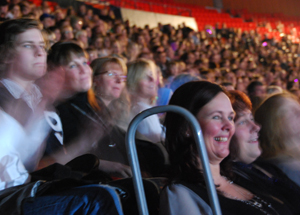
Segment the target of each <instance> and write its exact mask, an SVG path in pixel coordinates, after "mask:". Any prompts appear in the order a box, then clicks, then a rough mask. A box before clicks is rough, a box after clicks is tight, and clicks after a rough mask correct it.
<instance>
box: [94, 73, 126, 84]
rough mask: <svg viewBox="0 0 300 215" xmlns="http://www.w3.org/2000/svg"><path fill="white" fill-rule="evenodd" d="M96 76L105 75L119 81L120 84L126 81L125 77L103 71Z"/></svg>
mask: <svg viewBox="0 0 300 215" xmlns="http://www.w3.org/2000/svg"><path fill="white" fill-rule="evenodd" d="M98 75H106V76H107V77H109V78H111V79H117V78H118V79H119V80H120V81H121V82H125V81H126V79H127V76H126V75H119V74H118V73H116V72H114V71H105V72H103V73H100V74H98Z"/></svg>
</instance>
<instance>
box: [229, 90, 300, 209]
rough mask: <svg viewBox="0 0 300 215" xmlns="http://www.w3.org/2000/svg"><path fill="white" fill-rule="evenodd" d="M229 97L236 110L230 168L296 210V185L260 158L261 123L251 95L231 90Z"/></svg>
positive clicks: (299, 196) (299, 195)
mask: <svg viewBox="0 0 300 215" xmlns="http://www.w3.org/2000/svg"><path fill="white" fill-rule="evenodd" d="M230 99H231V102H232V106H233V109H234V111H235V112H236V117H235V119H234V122H235V134H234V135H233V137H232V140H231V142H230V156H229V157H227V159H231V160H233V161H234V162H233V171H234V172H235V173H236V174H239V175H240V176H241V177H244V178H245V179H246V180H250V181H251V182H252V183H255V185H256V186H257V187H260V189H261V190H265V191H266V192H268V193H270V194H272V195H273V196H275V197H276V198H279V199H281V200H283V201H284V202H285V203H287V204H289V205H290V208H291V209H292V210H293V213H294V214H297V213H299V211H300V207H299V203H298V199H299V198H300V194H299V191H300V189H299V187H298V186H297V185H296V184H295V183H293V182H292V181H291V180H290V179H288V178H287V176H286V175H285V174H284V173H282V172H281V171H280V170H279V169H278V168H276V166H273V165H272V164H268V163H265V162H262V161H261V159H259V160H258V161H255V160H256V159H258V158H259V156H260V154H261V148H260V147H259V142H258V137H259V135H258V133H259V131H260V126H258V124H256V123H255V121H254V117H253V115H252V112H251V109H252V104H251V101H250V99H249V98H248V97H247V96H246V94H244V93H243V92H240V91H237V90H233V91H230Z"/></svg>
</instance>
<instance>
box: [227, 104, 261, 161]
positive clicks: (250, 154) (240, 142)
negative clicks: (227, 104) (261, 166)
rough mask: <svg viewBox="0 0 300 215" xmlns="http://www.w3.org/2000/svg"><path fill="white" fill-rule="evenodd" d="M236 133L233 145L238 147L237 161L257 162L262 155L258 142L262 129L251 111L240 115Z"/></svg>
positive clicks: (236, 123)
mask: <svg viewBox="0 0 300 215" xmlns="http://www.w3.org/2000/svg"><path fill="white" fill-rule="evenodd" d="M234 124H235V133H234V136H233V138H232V143H231V144H234V146H235V147H237V151H238V154H237V158H236V160H237V161H240V162H243V163H246V164H249V163H252V162H253V161H255V160H256V158H258V157H259V156H260V154H261V150H260V148H259V142H258V132H259V130H260V127H259V126H258V125H257V124H256V123H255V122H254V118H253V115H252V113H251V111H250V110H249V109H246V110H244V111H242V112H241V113H239V114H238V118H237V120H236V121H235V123H234Z"/></svg>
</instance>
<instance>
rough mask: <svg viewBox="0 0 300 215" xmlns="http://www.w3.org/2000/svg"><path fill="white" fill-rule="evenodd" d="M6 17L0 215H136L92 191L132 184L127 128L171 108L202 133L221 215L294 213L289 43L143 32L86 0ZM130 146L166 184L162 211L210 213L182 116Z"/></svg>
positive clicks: (3, 8) (220, 31) (17, 1)
mask: <svg viewBox="0 0 300 215" xmlns="http://www.w3.org/2000/svg"><path fill="white" fill-rule="evenodd" d="M0 22H1V24H0V32H1V33H0V34H1V36H0V56H1V60H0V78H1V79H0V212H1V211H6V210H7V208H9V210H8V211H10V212H11V213H20V214H21V213H24V214H40V213H42V212H44V213H47V212H49V211H50V212H51V210H52V209H51V205H52V204H54V203H53V202H59V204H58V205H60V206H65V207H64V209H62V208H61V207H57V208H55V209H53V211H54V213H57V214H60V213H62V214H64V213H74V214H76V213H80V214H123V212H124V214H130V213H132V211H130V212H129V211H126V210H125V209H124V208H125V207H124V204H126V201H125V200H124V199H125V198H124V199H122V198H121V199H119V197H118V195H117V192H116V191H115V190H116V189H121V188H120V187H122V186H119V185H118V184H117V185H116V184H114V186H110V185H107V186H106V185H105V186H102V185H95V182H99V181H100V182H103V183H108V184H109V183H110V182H111V181H114V179H123V180H126V179H125V178H128V177H131V176H132V171H131V168H130V167H129V162H128V158H127V153H126V148H125V135H126V131H127V128H128V125H129V123H130V121H131V120H132V119H133V118H134V117H135V116H136V115H137V114H138V113H139V112H141V111H143V110H146V109H148V108H151V107H154V106H157V105H167V104H169V101H171V102H170V104H176V105H179V106H182V107H185V108H186V109H188V110H189V111H191V112H192V114H194V115H195V117H196V118H197V120H198V122H199V124H200V125H201V127H202V129H203V135H204V140H205V142H206V143H205V144H206V148H207V152H208V156H209V161H210V167H211V170H212V175H213V179H214V182H215V184H216V188H217V191H218V195H219V199H220V203H221V208H222V209H223V212H224V214H226V213H230V214H235V213H236V214H299V213H300V208H299V206H298V204H297V201H295V200H296V199H298V198H299V196H300V188H299V186H300V177H299V175H300V160H299V155H300V150H299V143H298V137H299V134H300V131H299V129H298V127H299V126H298V116H300V104H299V101H300V89H299V87H300V86H299V81H300V57H299V56H300V44H296V43H293V42H292V41H291V40H289V37H288V35H285V36H283V37H281V40H280V41H277V40H275V39H273V38H269V37H268V35H261V34H259V33H258V32H257V31H255V30H252V31H250V32H247V31H244V32H242V31H241V29H233V28H226V25H222V27H219V25H216V26H206V28H205V30H203V31H199V32H197V31H195V30H193V29H191V28H190V27H188V26H186V25H185V23H182V25H179V26H172V25H170V24H166V25H162V24H161V23H158V25H157V27H155V28H150V27H149V26H148V25H145V26H144V27H137V26H135V25H131V24H130V22H129V21H125V20H122V19H121V18H118V17H117V16H116V15H115V11H114V10H113V9H111V8H109V7H107V6H104V7H103V8H102V9H95V8H93V7H91V6H90V5H87V4H84V3H83V2H82V3H78V8H76V9H74V8H73V7H71V6H70V7H68V8H67V9H65V8H61V7H60V6H59V5H58V4H53V3H50V2H47V1H43V2H42V3H41V5H35V4H34V3H32V2H31V1H27V0H11V1H7V0H0ZM281 25H282V24H281ZM188 82H189V83H188ZM187 83H188V84H187ZM182 85H183V86H182ZM173 94H174V95H173ZM170 99H171V100H170ZM216 113H218V114H216ZM256 122H258V123H259V124H257V123H256ZM136 143H137V151H138V154H139V162H140V166H141V171H142V175H143V177H144V178H151V177H157V176H163V177H168V178H169V180H168V182H165V181H164V183H167V185H166V187H165V188H164V189H163V190H162V197H161V206H160V209H161V210H160V213H161V214H178V215H179V214H185V213H188V214H211V213H212V211H211V208H210V207H209V200H208V197H207V195H206V194H205V195H204V194H203V193H204V192H206V187H205V183H204V180H203V176H202V171H201V162H200V159H199V157H198V155H197V153H196V147H195V141H194V140H193V135H192V134H191V130H190V128H189V126H188V125H187V123H186V121H185V120H184V119H182V118H180V117H179V116H177V115H176V114H173V115H172V114H169V113H168V114H166V115H164V114H159V115H153V116H151V117H149V118H146V119H145V120H144V121H143V122H142V123H141V124H140V125H139V126H138V128H137V134H136ZM22 144H23V145H22ZM229 145H230V147H229ZM70 178H71V179H70ZM40 180H46V181H47V182H42V181H40ZM52 188H53V189H52ZM54 188H55V189H54ZM1 190H2V191H1ZM83 190H87V193H85V194H83V193H84V192H83ZM119 193H120V192H119ZM72 195H74V196H75V197H74V199H71V198H70V196H72ZM93 196H97V198H93ZM62 199H64V200H62ZM233 200H234V201H233ZM12 201H13V202H14V204H13V207H12V205H11V204H10V202H12ZM237 201H238V202H237ZM76 202H80V203H81V204H79V205H83V206H78V207H77V206H76V204H77V203H76ZM175 202H176V203H175ZM191 202H192V203H191ZM42 203H45V207H44V208H39V207H38V206H39V205H40V204H42ZM55 204H57V203H55ZM121 204H123V210H124V211H122V209H121V208H122V206H121ZM66 205H68V208H69V209H66V208H67V206H66ZM48 207H49V208H48ZM232 207H234V208H235V209H236V211H234V210H233V211H232ZM83 208H84V209H83ZM90 208H92V209H91V210H89V209H90ZM191 210H192V211H193V212H191ZM53 211H52V212H53ZM246 211H247V213H246ZM156 212H157V213H158V211H156ZM157 213H156V214H157Z"/></svg>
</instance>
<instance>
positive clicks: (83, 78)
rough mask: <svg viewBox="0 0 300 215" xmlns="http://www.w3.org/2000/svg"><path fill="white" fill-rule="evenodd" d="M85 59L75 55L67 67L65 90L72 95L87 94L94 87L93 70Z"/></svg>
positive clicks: (65, 67) (65, 68)
mask: <svg viewBox="0 0 300 215" xmlns="http://www.w3.org/2000/svg"><path fill="white" fill-rule="evenodd" d="M87 62H88V60H87V59H86V58H85V57H78V56H75V55H73V56H72V58H71V61H70V62H69V64H68V65H67V66H64V67H63V68H64V70H65V72H66V75H65V86H64V89H65V90H66V91H67V92H69V93H72V94H76V93H80V92H87V91H88V90H89V89H90V88H91V85H92V69H91V67H90V66H89V65H88V63H87Z"/></svg>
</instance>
